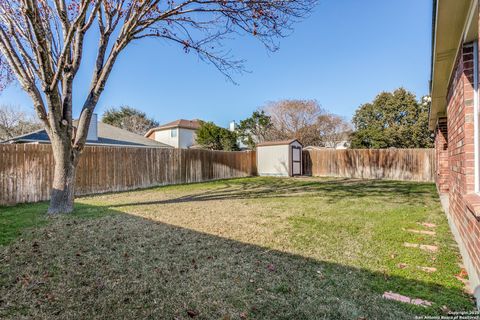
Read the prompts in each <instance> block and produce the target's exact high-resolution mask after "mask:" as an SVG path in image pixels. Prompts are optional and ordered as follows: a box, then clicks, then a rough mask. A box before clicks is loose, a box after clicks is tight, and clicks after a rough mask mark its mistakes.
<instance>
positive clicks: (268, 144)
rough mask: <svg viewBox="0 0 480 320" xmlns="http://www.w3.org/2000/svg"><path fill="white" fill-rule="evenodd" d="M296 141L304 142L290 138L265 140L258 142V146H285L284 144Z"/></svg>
mask: <svg viewBox="0 0 480 320" xmlns="http://www.w3.org/2000/svg"><path fill="white" fill-rule="evenodd" d="M295 141H296V142H298V143H300V144H302V143H301V142H300V141H298V140H297V139H290V140H281V141H265V142H261V143H257V147H266V146H284V145H290V144H292V143H293V142H295Z"/></svg>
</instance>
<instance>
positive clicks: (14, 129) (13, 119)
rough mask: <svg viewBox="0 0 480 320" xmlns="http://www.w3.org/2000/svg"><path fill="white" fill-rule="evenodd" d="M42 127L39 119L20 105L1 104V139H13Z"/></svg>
mask: <svg viewBox="0 0 480 320" xmlns="http://www.w3.org/2000/svg"><path fill="white" fill-rule="evenodd" d="M41 127H42V124H41V123H40V121H38V119H36V118H35V117H32V116H31V115H29V114H27V113H25V112H24V111H22V110H21V108H19V107H16V106H15V107H14V106H9V105H0V141H4V140H8V139H12V138H14V137H16V136H19V135H22V134H26V133H29V132H32V131H35V130H38V129H40V128H41Z"/></svg>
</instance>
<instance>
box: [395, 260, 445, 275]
mask: <svg viewBox="0 0 480 320" xmlns="http://www.w3.org/2000/svg"><path fill="white" fill-rule="evenodd" d="M397 268H399V269H405V268H408V264H406V263H403V262H402V263H399V264H397ZM417 269H419V270H421V271H423V272H427V273H433V272H437V268H434V267H421V266H417Z"/></svg>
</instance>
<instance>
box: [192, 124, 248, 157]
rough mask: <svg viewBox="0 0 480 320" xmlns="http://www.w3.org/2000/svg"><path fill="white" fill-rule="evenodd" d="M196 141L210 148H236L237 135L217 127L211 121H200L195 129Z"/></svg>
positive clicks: (231, 149) (233, 149) (234, 149)
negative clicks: (198, 126) (199, 124)
mask: <svg viewBox="0 0 480 320" xmlns="http://www.w3.org/2000/svg"><path fill="white" fill-rule="evenodd" d="M197 143H198V144H199V145H200V146H201V147H203V148H205V149H210V150H225V151H236V150H238V149H239V148H238V144H237V135H236V133H235V132H232V131H229V130H227V129H225V128H222V127H219V126H217V125H216V124H214V123H213V122H202V124H201V126H200V128H199V129H198V130H197Z"/></svg>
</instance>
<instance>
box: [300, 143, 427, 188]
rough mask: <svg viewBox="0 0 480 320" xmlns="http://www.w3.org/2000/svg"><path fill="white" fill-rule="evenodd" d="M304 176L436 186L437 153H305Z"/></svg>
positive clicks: (358, 150)
mask: <svg viewBox="0 0 480 320" xmlns="http://www.w3.org/2000/svg"><path fill="white" fill-rule="evenodd" d="M303 153H304V162H303V172H304V173H305V174H308V175H313V176H326V177H347V178H364V179H392V180H408V181H425V182H433V181H434V179H435V150H434V149H374V150H372V149H351V150H329V149H313V150H304V151H303Z"/></svg>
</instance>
